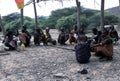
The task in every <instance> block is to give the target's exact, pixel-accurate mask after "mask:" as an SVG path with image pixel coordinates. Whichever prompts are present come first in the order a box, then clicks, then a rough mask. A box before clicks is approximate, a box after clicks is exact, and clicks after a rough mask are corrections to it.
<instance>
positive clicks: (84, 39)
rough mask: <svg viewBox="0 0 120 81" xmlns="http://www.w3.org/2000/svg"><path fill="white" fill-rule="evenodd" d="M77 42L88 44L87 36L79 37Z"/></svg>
mask: <svg viewBox="0 0 120 81" xmlns="http://www.w3.org/2000/svg"><path fill="white" fill-rule="evenodd" d="M77 40H78V42H86V41H87V36H85V35H79V36H78V39H77Z"/></svg>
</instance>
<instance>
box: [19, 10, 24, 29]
mask: <svg viewBox="0 0 120 81" xmlns="http://www.w3.org/2000/svg"><path fill="white" fill-rule="evenodd" d="M20 12H21V28H22V27H23V25H24V16H23V9H20Z"/></svg>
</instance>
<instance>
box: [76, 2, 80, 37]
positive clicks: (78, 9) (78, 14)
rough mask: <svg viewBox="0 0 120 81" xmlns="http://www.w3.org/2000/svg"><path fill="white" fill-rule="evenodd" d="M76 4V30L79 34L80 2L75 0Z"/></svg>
mask: <svg viewBox="0 0 120 81" xmlns="http://www.w3.org/2000/svg"><path fill="white" fill-rule="evenodd" d="M76 5H77V31H78V35H79V34H80V29H81V28H80V2H79V1H78V0H76Z"/></svg>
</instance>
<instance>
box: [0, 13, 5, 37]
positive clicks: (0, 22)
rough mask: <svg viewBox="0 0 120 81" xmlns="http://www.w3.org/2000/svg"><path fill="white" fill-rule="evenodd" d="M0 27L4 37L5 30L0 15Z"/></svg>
mask: <svg viewBox="0 0 120 81" xmlns="http://www.w3.org/2000/svg"><path fill="white" fill-rule="evenodd" d="M0 27H1V29H2V32H3V36H5V28H4V27H3V25H2V18H1V15H0Z"/></svg>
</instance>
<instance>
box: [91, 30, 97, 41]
mask: <svg viewBox="0 0 120 81" xmlns="http://www.w3.org/2000/svg"><path fill="white" fill-rule="evenodd" d="M92 33H93V36H92V39H93V40H94V43H96V42H97V41H98V36H97V35H98V30H97V28H93V29H92Z"/></svg>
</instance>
